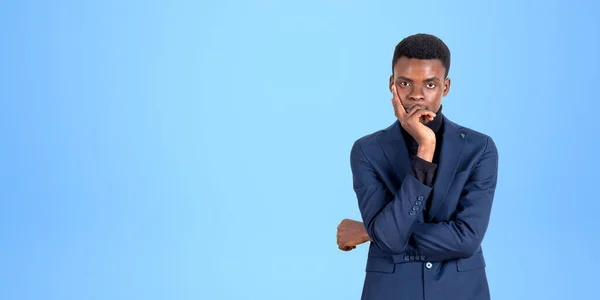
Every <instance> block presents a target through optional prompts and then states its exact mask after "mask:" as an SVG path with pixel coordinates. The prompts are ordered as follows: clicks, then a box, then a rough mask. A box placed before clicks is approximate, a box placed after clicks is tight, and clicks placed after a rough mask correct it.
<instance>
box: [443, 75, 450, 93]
mask: <svg viewBox="0 0 600 300" xmlns="http://www.w3.org/2000/svg"><path fill="white" fill-rule="evenodd" d="M448 92H450V78H446V79H444V93H443V94H442V96H443V97H446V95H448Z"/></svg>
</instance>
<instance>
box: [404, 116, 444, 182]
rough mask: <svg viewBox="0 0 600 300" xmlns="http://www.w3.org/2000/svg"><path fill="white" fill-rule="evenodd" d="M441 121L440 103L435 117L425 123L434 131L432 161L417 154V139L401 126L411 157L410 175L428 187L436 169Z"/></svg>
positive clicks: (440, 140) (441, 129)
mask: <svg viewBox="0 0 600 300" xmlns="http://www.w3.org/2000/svg"><path fill="white" fill-rule="evenodd" d="M443 121H444V117H443V116H442V106H441V105H440V109H439V110H438V112H437V113H436V115H435V118H434V119H433V120H432V121H430V122H429V123H427V124H425V126H427V127H429V128H431V130H433V132H434V133H435V139H436V142H435V153H434V154H433V161H432V162H428V161H426V160H424V159H422V158H420V157H418V156H417V150H418V149H419V144H417V141H415V139H414V138H413V137H412V136H411V135H410V134H409V133H408V132H406V130H404V128H402V134H403V136H404V141H405V142H406V148H407V149H408V153H409V154H410V155H411V157H412V167H411V175H412V176H414V177H415V178H417V179H418V180H419V181H420V182H421V183H423V184H425V185H427V186H429V187H431V186H433V181H434V178H435V171H436V169H437V164H438V161H439V157H440V149H441V145H442V133H443V132H444V130H443V127H444V124H443V123H444V122H443Z"/></svg>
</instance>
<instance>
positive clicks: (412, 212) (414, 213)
mask: <svg viewBox="0 0 600 300" xmlns="http://www.w3.org/2000/svg"><path fill="white" fill-rule="evenodd" d="M408 214H409V215H411V216H414V215H416V214H417V212H416V211H414V210H411V211H410V212H409V213H408Z"/></svg>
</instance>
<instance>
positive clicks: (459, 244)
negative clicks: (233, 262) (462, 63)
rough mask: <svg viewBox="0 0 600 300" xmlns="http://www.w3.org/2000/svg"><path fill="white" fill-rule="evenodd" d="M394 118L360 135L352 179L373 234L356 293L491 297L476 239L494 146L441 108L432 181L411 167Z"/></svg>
mask: <svg viewBox="0 0 600 300" xmlns="http://www.w3.org/2000/svg"><path fill="white" fill-rule="evenodd" d="M400 126H401V125H400V123H399V122H398V121H396V122H395V123H394V124H392V125H391V126H390V127H388V128H386V129H384V130H380V131H377V132H375V133H373V134H370V135H367V136H365V137H362V138H360V139H358V140H357V141H356V142H355V143H354V145H353V147H352V151H351V167H352V176H353V186H354V191H355V192H356V196H357V198H358V204H359V209H360V213H361V215H362V219H363V222H364V224H365V227H366V229H367V232H368V234H369V236H370V238H371V241H372V242H371V245H370V248H369V255H368V258H367V265H366V276H365V282H364V286H363V292H362V299H365V300H384V299H385V300H387V299H394V300H402V299H410V300H416V299H427V300H437V299H444V300H452V299H460V300H466V299H477V300H480V299H481V300H483V299H489V298H490V295H489V288H488V282H487V278H486V273H485V260H484V257H483V252H482V249H481V242H482V240H483V237H484V235H485V232H486V230H487V227H488V221H489V217H490V212H491V209H492V200H493V198H494V192H495V189H496V181H497V173H498V151H497V149H496V145H495V144H494V142H493V140H492V139H491V138H490V137H489V136H487V135H485V134H482V133H479V132H476V131H474V130H471V129H468V128H465V127H462V126H460V125H457V124H455V123H453V122H451V121H450V120H448V119H447V118H446V117H445V116H444V128H443V130H444V131H443V133H442V134H443V139H442V145H441V150H440V154H439V164H438V168H437V175H436V178H435V182H434V185H433V187H429V186H427V185H424V184H423V183H421V182H420V181H418V180H417V179H416V178H415V177H413V176H412V175H411V173H410V167H411V163H412V161H411V157H410V155H409V152H408V150H407V148H406V144H405V142H404V138H403V136H402V132H401V127H400Z"/></svg>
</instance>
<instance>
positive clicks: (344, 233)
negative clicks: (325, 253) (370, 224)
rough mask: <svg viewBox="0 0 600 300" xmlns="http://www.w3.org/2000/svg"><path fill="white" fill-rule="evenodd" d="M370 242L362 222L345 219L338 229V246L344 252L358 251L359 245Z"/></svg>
mask: <svg viewBox="0 0 600 300" xmlns="http://www.w3.org/2000/svg"><path fill="white" fill-rule="evenodd" d="M370 240H371V239H370V238H369V235H368V234H367V230H366V229H365V226H364V224H363V223H362V222H358V221H354V220H350V219H344V220H342V222H341V223H340V225H339V226H338V227H337V244H338V248H339V249H340V250H342V251H350V250H352V249H356V246H357V245H360V244H362V243H366V242H368V241H370Z"/></svg>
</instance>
